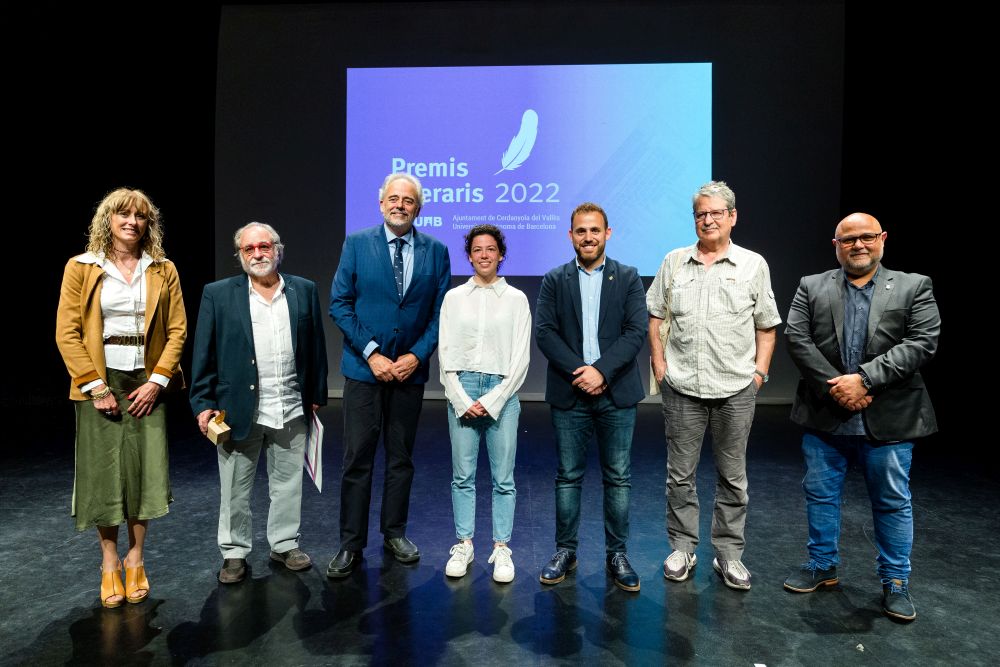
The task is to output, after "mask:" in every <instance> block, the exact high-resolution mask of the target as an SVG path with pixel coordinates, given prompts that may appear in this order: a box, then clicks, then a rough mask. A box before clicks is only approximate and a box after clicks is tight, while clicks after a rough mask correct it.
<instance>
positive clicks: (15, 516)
mask: <svg viewBox="0 0 1000 667" xmlns="http://www.w3.org/2000/svg"><path fill="white" fill-rule="evenodd" d="M63 411H64V412H65V413H67V414H68V413H70V412H71V410H70V407H69V406H68V405H66V406H65V407H64V409H63ZM443 411H444V404H443V402H440V401H428V402H427V403H426V405H425V410H424V415H423V418H422V429H421V433H420V436H419V439H418V443H417V451H416V455H415V456H416V465H417V475H416V480H415V484H414V489H413V499H412V506H411V507H412V509H411V527H410V529H409V532H408V534H409V536H410V537H411V538H412V539H413V540H414V541H415V542H416V543H417V544H418V545H419V546H420V548H421V551H422V553H423V558H422V559H421V560H420V561H419V563H417V564H414V565H412V566H404V565H400V564H398V563H396V562H394V561H392V560H390V559H387V558H386V557H385V556H384V554H383V552H382V550H381V548H380V546H379V545H380V540H381V538H380V536H378V532H377V531H378V505H377V504H376V505H375V507H374V508H373V509H372V514H371V525H372V526H373V529H372V539H373V544H372V545H371V546H370V547H369V548H368V549H367V550H366V552H365V556H366V561H365V562H364V567H363V569H361V570H360V571H358V572H356V573H355V574H354V575H353V576H352V577H351V578H350V579H347V580H344V581H341V582H339V583H338V582H331V581H328V580H327V579H326V577H325V576H324V572H325V569H326V563H327V562H328V561H329V559H330V558H331V557H332V556H333V553H334V550H335V548H336V547H337V515H338V491H339V474H338V473H339V468H340V458H341V430H342V421H341V420H342V415H341V411H340V404H339V401H335V402H334V405H332V406H331V407H328V408H326V409H324V411H323V413H322V417H323V419H324V421H325V423H326V424H327V440H326V452H325V457H326V460H325V476H326V490H325V491H324V493H323V494H319V493H317V492H316V489H315V487H313V486H311V484H309V483H308V482H307V486H306V489H305V493H304V498H303V508H304V509H303V523H302V547H303V549H305V550H306V551H307V552H308V553H310V554H311V555H312V556H313V558H314V559H315V561H316V564H317V567H314V568H313V569H312V570H309V571H306V572H303V573H298V574H294V573H290V572H288V571H285V570H284V569H282V568H281V567H280V566H279V567H275V566H274V565H273V564H272V563H271V562H270V561H269V560H268V557H267V555H268V547H267V543H266V539H265V537H264V527H265V516H266V507H267V492H266V481H265V478H264V476H263V472H262V470H263V462H262V464H261V472H260V474H259V476H258V480H257V482H258V486H257V487H256V488H257V494H256V497H255V503H254V507H255V529H256V542H255V545H254V552H253V553H252V554H251V556H250V563H251V566H252V570H253V572H252V574H253V577H252V579H251V580H248V581H245V582H243V583H242V584H237V585H233V586H222V585H220V584H218V583H217V581H216V573H217V572H218V569H219V566H220V563H221V559H220V556H219V552H218V550H217V548H216V546H215V529H216V520H217V518H216V517H217V514H216V513H217V510H218V503H219V500H218V488H219V484H218V477H217V468H216V459H215V455H214V452H213V451H212V446H211V445H210V444H209V443H208V442H207V441H205V440H202V439H200V437H198V438H195V437H194V436H193V435H191V429H190V427H186V428H183V429H176V430H175V431H174V433H175V434H176V437H175V438H174V443H173V447H172V458H171V463H172V479H173V489H174V496H175V498H176V501H175V502H174V504H173V506H172V507H171V512H170V514H169V515H168V516H167V517H165V518H163V519H160V520H157V521H155V522H152V524H151V527H150V538H149V541H148V546H147V553H146V564H147V567H148V571H149V575H150V579H151V582H152V594H151V596H150V599H149V600H148V601H147V602H145V603H144V604H141V605H135V606H131V605H126V606H125V607H124V608H119V609H111V610H106V609H103V608H102V607H101V606H100V604H99V602H98V584H99V574H98V565H99V552H98V548H97V542H96V536H95V534H94V532H93V531H88V532H85V533H77V532H76V531H75V530H74V528H73V524H72V521H71V520H70V518H69V516H68V508H69V500H70V490H71V485H72V469H73V452H72V435H71V433H70V432H69V431H68V429H67V428H66V423H65V422H66V415H64V414H62V413H60V414H59V415H57V416H55V417H48V418H39V419H38V420H37V421H36V422H35V423H36V424H37V429H38V431H37V432H41V431H42V430H43V429H44V428H45V427H46V424H47V423H50V424H51V430H50V432H51V433H53V435H51V436H50V437H49V439H48V440H47V441H42V442H38V435H37V434H36V435H33V436H31V437H27V436H25V437H22V438H18V439H16V440H15V441H8V445H7V447H6V448H5V451H4V453H3V454H2V457H3V466H2V472H0V531H2V533H0V534H2V536H3V545H4V546H3V549H2V554H0V589H2V591H3V593H2V600H0V615H2V620H0V647H2V657H0V662H2V663H4V664H30V665H50V664H100V663H107V664H111V663H130V664H155V665H160V664H170V663H176V664H264V665H272V664H282V665H284V664H292V665H320V664H338V665H339V664H346V665H353V664H370V663H374V664H386V663H395V664H396V665H411V664H413V665H416V664H419V665H435V664H446V665H456V664H457V665H486V664H511V665H514V664H517V665H522V664H558V663H577V662H584V661H586V662H588V663H591V664H595V665H596V664H602V665H603V664H627V665H632V664H637V665H646V664H663V663H675V664H676V663H680V664H684V663H692V664H706V665H748V666H749V665H754V664H764V665H769V666H771V665H845V664H859V665H863V664H879V665H881V664H909V665H937V664H940V665H953V664H962V665H970V664H993V663H995V661H996V659H997V656H998V655H1000V640H998V638H997V632H996V630H995V624H996V623H995V617H996V615H997V612H998V608H1000V602H998V595H997V592H996V590H997V588H996V574H997V572H998V571H1000V556H998V550H997V549H996V548H995V546H994V544H995V542H996V538H995V535H996V532H997V519H996V511H995V507H996V500H997V493H996V491H997V486H996V474H995V473H994V472H993V471H989V470H985V469H982V468H979V469H971V468H970V467H967V466H966V464H964V463H962V462H961V461H956V460H954V459H952V458H950V457H948V456H946V455H945V453H944V452H943V451H942V450H943V449H944V448H945V447H947V446H948V445H947V443H946V441H945V440H944V439H943V438H940V439H938V440H936V441H935V442H933V443H927V446H926V447H922V446H921V445H918V448H917V452H916V456H915V457H914V471H913V482H912V488H913V493H914V514H915V517H916V544H915V549H914V553H913V562H914V576H913V578H912V580H911V587H912V591H913V596H914V601H915V603H916V606H917V611H918V614H919V616H918V618H917V620H916V622H914V623H912V624H909V625H902V624H898V623H895V622H893V621H890V620H889V619H887V618H885V617H884V616H883V615H882V614H881V612H880V611H879V596H880V586H879V582H878V579H877V577H876V575H875V571H874V549H873V546H872V544H871V516H870V513H869V506H868V502H867V498H866V495H865V492H864V486H863V483H862V480H861V478H860V476H859V475H858V474H857V473H854V474H853V475H852V476H851V478H850V479H849V482H848V488H847V492H846V500H845V505H844V522H843V534H842V540H841V549H842V560H843V564H842V567H841V568H840V573H841V582H842V583H841V586H840V587H838V588H837V589H836V590H831V591H825V592H818V593H814V594H809V595H793V594H789V593H786V592H785V591H784V590H783V589H782V587H781V583H782V581H783V579H784V577H785V576H786V575H787V574H788V572H789V571H790V569H791V568H793V567H795V566H797V565H798V564H799V563H800V562H802V561H803V560H804V544H805V539H806V526H805V510H804V506H803V499H802V493H801V490H800V488H799V480H800V478H801V468H802V466H801V460H800V457H799V453H798V431H797V429H796V428H795V427H794V426H793V425H791V424H790V423H789V422H788V420H787V414H788V408H787V406H760V407H759V409H758V414H757V420H756V423H755V426H754V430H753V433H752V436H751V441H750V450H749V461H750V463H749V477H750V513H749V519H748V525H747V538H748V546H747V550H746V553H745V556H744V563H746V565H747V566H748V567H749V569H750V571H751V572H752V573H753V588H752V590H750V591H749V592H746V593H740V592H737V591H733V590H730V589H728V588H726V587H725V586H723V585H722V583H721V581H720V580H719V578H718V577H717V575H716V574H715V573H714V572H713V571H712V567H711V561H712V551H711V547H710V545H709V543H708V539H707V536H708V531H709V522H710V519H711V516H710V511H708V512H706V511H704V510H705V508H708V507H710V506H711V497H712V494H713V492H714V481H713V479H714V471H713V467H712V464H711V455H710V453H708V452H706V456H705V458H704V460H703V462H702V467H701V470H700V473H699V486H700V489H701V498H702V508H703V512H702V528H701V530H702V536H703V542H702V544H701V546H700V547H699V550H698V556H699V565H698V567H697V569H696V570H695V574H694V576H693V578H692V579H691V580H689V581H687V582H684V583H673V582H668V581H666V580H664V579H663V576H662V574H661V569H660V566H661V563H662V561H663V559H664V557H665V556H666V555H667V553H668V547H667V540H666V535H665V530H664V497H663V496H664V467H665V453H664V447H663V438H662V426H661V422H660V413H659V408H658V407H657V406H655V405H643V406H641V407H640V410H639V424H638V427H637V431H636V437H635V446H634V451H633V457H632V463H633V478H632V483H633V489H632V515H631V521H632V535H631V540H630V542H629V555H630V557H631V559H632V563H633V565H634V566H635V568H636V570H637V571H638V572H639V573H640V575H641V576H642V590H641V592H640V593H637V594H632V593H626V592H624V591H621V590H618V589H617V588H615V586H614V585H613V584H612V582H611V581H610V579H608V578H607V577H606V576H605V574H604V559H603V556H604V544H603V524H602V519H601V509H600V500H601V491H600V475H599V473H598V470H597V468H596V457H592V458H593V459H594V460H593V461H592V464H591V468H590V469H589V471H588V478H587V484H586V488H585V491H584V522H583V526H582V529H581V549H580V552H579V555H580V567H579V569H578V570H577V572H576V574H575V576H570V577H567V580H566V581H565V582H563V583H562V584H559V585H558V586H555V587H544V586H542V585H541V584H539V583H538V572H539V569H540V568H541V567H542V565H543V564H544V563H545V562H546V561H547V560H548V558H549V557H550V556H551V554H552V551H553V535H554V528H553V525H554V518H553V512H554V510H553V507H554V497H553V476H554V471H555V456H554V451H553V445H552V442H553V437H552V430H551V426H550V425H549V420H548V409H547V407H546V406H545V405H544V404H539V403H533V404H526V405H525V410H524V413H523V415H522V420H521V437H520V451H519V452H518V464H517V471H516V481H517V490H518V497H517V511H516V517H515V525H514V538H513V540H512V542H511V547H512V549H513V554H514V562H515V565H516V567H517V576H516V578H515V580H514V582H513V583H512V584H510V585H499V584H495V583H494V582H493V581H492V580H491V578H490V569H489V568H490V567H491V566H488V565H487V564H486V559H487V558H488V557H489V553H490V540H489V537H490V527H489V481H488V479H489V477H488V464H487V463H486V462H485V460H484V459H483V458H482V457H481V463H480V476H479V479H480V483H479V500H478V508H477V509H478V524H477V528H478V531H479V537H478V538H477V541H476V547H477V555H476V561H475V562H474V564H473V567H472V568H471V572H470V574H469V575H467V576H466V577H465V578H464V579H461V580H457V581H453V580H448V579H446V578H445V576H444V564H445V562H446V560H447V558H448V549H449V548H450V546H451V545H452V544H453V542H454V533H453V524H452V517H451V501H450V490H449V482H450V477H451V467H450V466H451V464H450V450H449V445H448V441H447V428H446V423H445V418H444V413H443ZM69 427H70V428H71V427H72V425H71V424H69ZM26 444H27V445H28V447H25V445H26ZM482 455H483V456H485V451H484V452H482ZM380 474H381V473H380V472H379V475H380ZM378 497H380V491H379V490H376V498H378Z"/></svg>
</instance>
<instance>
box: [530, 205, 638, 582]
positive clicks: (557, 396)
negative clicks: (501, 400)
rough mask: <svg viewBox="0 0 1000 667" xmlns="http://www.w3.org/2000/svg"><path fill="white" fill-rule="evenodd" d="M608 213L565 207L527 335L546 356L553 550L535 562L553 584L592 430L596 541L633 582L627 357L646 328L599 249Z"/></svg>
mask: <svg viewBox="0 0 1000 667" xmlns="http://www.w3.org/2000/svg"><path fill="white" fill-rule="evenodd" d="M610 237H611V228H610V227H609V226H608V217H607V215H606V214H605V213H604V210H603V209H602V208H601V207H600V206H598V205H597V204H592V203H584V204H580V205H579V206H577V207H576V209H575V210H574V211H573V213H572V215H571V216H570V231H569V238H570V241H572V242H573V247H574V248H575V249H576V259H574V260H573V261H571V262H569V263H568V264H564V265H562V266H559V267H556V268H555V269H552V270H551V271H549V272H548V273H547V274H546V275H545V278H543V279H542V287H541V290H540V292H539V294H538V303H537V305H536V313H535V321H536V324H535V338H536V340H537V341H538V347H539V349H540V350H541V351H542V354H544V355H545V357H546V358H547V359H548V360H549V366H548V375H547V379H546V385H545V400H546V401H548V403H549V404H550V406H551V410H552V425H553V426H554V427H555V431H556V447H557V449H558V455H559V470H558V472H557V474H556V553H555V555H554V556H553V557H552V560H551V561H549V563H548V565H546V566H545V568H544V569H543V570H542V573H541V576H540V577H539V580H540V581H541V582H542V583H543V584H557V583H559V582H560V581H562V580H563V579H565V578H566V573H567V572H568V571H571V570H574V569H576V565H577V558H576V547H577V542H578V540H577V530H578V528H579V525H580V491H581V488H582V486H583V474H584V471H585V470H586V467H587V446H588V445H589V443H590V438H591V436H592V435H593V434H594V433H595V432H596V434H597V447H598V451H599V452H600V459H601V474H602V479H603V482H604V542H605V550H606V552H607V562H606V565H607V569H608V572H609V573H610V574H611V576H612V577H614V582H615V585H617V586H618V587H619V588H621V589H624V590H627V591H637V590H639V575H637V574H636V573H635V570H633V569H632V566H631V564H630V563H629V561H628V557H627V556H626V541H627V540H628V529H629V520H628V512H629V495H630V492H631V488H632V482H631V475H632V467H631V466H632V463H631V459H632V431H633V428H634V426H635V406H636V403H638V402H639V401H641V400H642V398H643V397H644V396H645V395H646V394H645V391H644V390H643V387H642V381H641V380H640V378H639V368H638V366H637V365H636V362H635V358H636V355H637V354H638V353H639V349H640V348H641V347H642V343H643V341H644V340H645V338H646V299H645V293H644V291H643V288H642V281H641V280H640V278H639V273H638V271H636V269H635V268H634V267H631V266H626V265H625V264H619V263H618V262H616V261H615V260H613V259H607V258H606V257H605V254H604V247H605V244H606V243H607V240H608V239H609V238H610Z"/></svg>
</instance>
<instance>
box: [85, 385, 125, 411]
mask: <svg viewBox="0 0 1000 667" xmlns="http://www.w3.org/2000/svg"><path fill="white" fill-rule="evenodd" d="M101 389H104V385H101V387H100V388H99V389H97V390H96V391H100V390H101ZM92 403H93V404H94V408H95V409H96V410H98V411H99V412H103V413H104V416H105V417H115V416H117V415H119V414H120V412H119V411H118V401H117V400H115V395H114V394H113V393H108V395H107V396H105V397H104V398H98V399H96V400H94V401H92Z"/></svg>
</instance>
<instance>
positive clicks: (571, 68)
mask: <svg viewBox="0 0 1000 667" xmlns="http://www.w3.org/2000/svg"><path fill="white" fill-rule="evenodd" d="M711 157H712V66H711V64H710V63H692V64H654V65H559V66H533V67H426V68H392V69H354V68H352V69H348V70H347V210H346V221H347V232H348V233H351V232H354V231H357V230H359V229H363V228H365V227H369V226H371V225H373V224H377V223H378V222H379V221H380V220H381V217H380V214H379V211H378V196H377V195H378V186H379V185H380V184H381V182H382V179H383V178H384V177H385V175H386V174H388V173H390V172H395V171H406V172H409V173H411V174H413V175H415V176H417V177H419V178H420V180H421V182H422V183H423V186H424V208H423V210H422V211H421V214H420V218H419V219H418V220H417V223H416V224H417V225H418V226H419V227H420V228H421V230H422V231H426V232H428V233H430V234H433V235H434V236H436V237H437V238H439V239H440V240H441V241H443V242H444V243H446V244H447V245H448V248H449V250H450V251H451V256H452V271H453V272H454V273H455V274H457V275H470V273H471V267H470V265H469V263H468V262H467V261H465V258H464V257H463V256H462V248H463V241H462V237H463V236H464V234H465V233H466V232H467V231H468V230H469V228H471V227H472V226H474V225H476V224H479V223H484V222H488V223H492V224H495V225H497V226H499V227H500V228H502V229H503V230H504V233H505V234H506V235H507V245H508V258H507V261H506V262H505V263H504V266H503V269H502V272H503V273H504V274H507V275H520V276H537V275H543V274H544V273H545V272H546V271H548V270H549V269H551V268H552V267H554V266H556V265H557V264H560V263H563V262H566V261H568V260H569V259H570V258H572V256H573V250H572V247H571V245H570V242H569V239H568V238H567V233H566V232H567V230H568V229H569V214H570V212H571V211H572V210H573V208H575V207H576V205H577V204H579V203H581V202H584V201H593V202H596V203H598V204H600V205H601V206H602V207H603V208H604V209H605V211H606V212H607V214H608V218H609V220H610V224H611V228H612V230H613V236H612V238H611V240H610V241H609V242H608V255H609V256H611V257H614V258H616V259H618V260H620V261H622V262H624V263H626V264H632V265H634V266H637V267H638V268H639V271H640V273H641V274H642V275H653V274H654V273H656V270H657V268H659V265H660V262H661V261H662V259H663V256H664V255H665V254H666V252H667V251H668V250H670V249H672V248H675V247H678V246H681V245H686V244H690V243H693V242H694V241H695V235H694V221H693V220H692V217H691V193H693V192H694V191H695V190H696V189H697V188H698V186H699V185H701V184H702V183H704V182H706V181H708V180H710V179H711V171H712V170H711V166H712V165H711Z"/></svg>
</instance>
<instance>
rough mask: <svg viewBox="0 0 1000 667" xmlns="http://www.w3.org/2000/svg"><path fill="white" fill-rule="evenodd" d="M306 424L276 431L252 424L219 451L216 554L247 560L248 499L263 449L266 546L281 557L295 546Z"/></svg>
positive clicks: (298, 420)
mask: <svg viewBox="0 0 1000 667" xmlns="http://www.w3.org/2000/svg"><path fill="white" fill-rule="evenodd" d="M307 429H308V422H306V419H305V417H296V418H295V419H293V420H291V421H289V422H285V425H284V427H283V428H280V429H274V428H269V427H267V426H261V425H260V424H254V425H253V427H252V428H251V429H250V435H249V436H247V438H246V440H234V441H231V442H227V443H226V444H224V445H222V446H220V447H218V455H219V480H220V482H221V491H222V493H221V500H220V503H219V537H218V540H219V550H220V551H222V557H223V558H246V556H247V554H248V553H250V549H251V548H252V547H253V527H252V526H251V518H252V517H251V513H250V496H251V493H252V492H253V479H254V475H255V474H256V471H257V459H258V458H259V457H260V450H261V448H266V450H267V487H268V493H269V495H270V498H271V505H270V508H269V509H268V512H267V541H268V542H269V543H270V545H271V550H272V551H276V552H278V553H284V552H286V551H288V550H289V549H294V548H297V547H298V546H299V523H300V520H301V517H302V462H303V458H304V457H305V447H306V434H307Z"/></svg>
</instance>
